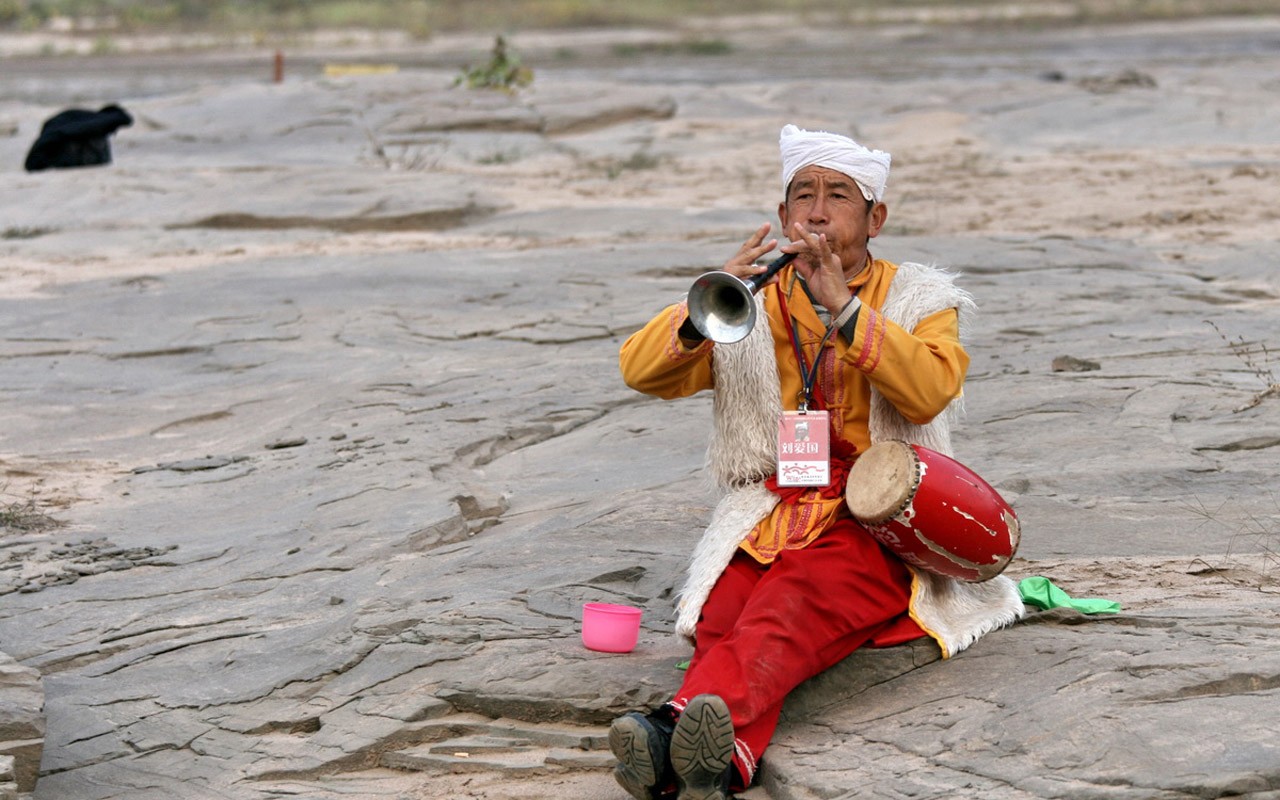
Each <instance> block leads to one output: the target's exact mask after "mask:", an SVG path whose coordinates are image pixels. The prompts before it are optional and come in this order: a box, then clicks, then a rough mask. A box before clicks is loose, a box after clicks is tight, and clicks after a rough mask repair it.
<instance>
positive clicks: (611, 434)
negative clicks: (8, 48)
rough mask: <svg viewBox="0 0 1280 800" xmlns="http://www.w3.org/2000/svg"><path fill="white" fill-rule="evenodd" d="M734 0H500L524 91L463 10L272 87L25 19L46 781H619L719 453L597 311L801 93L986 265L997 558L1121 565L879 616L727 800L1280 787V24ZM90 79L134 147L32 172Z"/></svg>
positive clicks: (7, 315)
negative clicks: (602, 6) (823, 13)
mask: <svg viewBox="0 0 1280 800" xmlns="http://www.w3.org/2000/svg"><path fill="white" fill-rule="evenodd" d="M749 22H750V21H744V22H742V24H735V25H727V26H725V27H723V28H722V29H720V30H719V31H718V32H717V33H715V34H714V35H715V36H717V37H718V38H717V39H716V41H722V42H723V43H725V45H726V46H725V47H723V48H720V49H719V50H717V51H716V52H715V53H711V54H708V53H706V52H705V51H704V50H699V49H697V48H693V47H690V46H689V45H688V43H689V41H690V40H691V38H692V39H693V40H697V38H698V37H703V38H706V37H709V36H711V35H712V34H710V33H708V32H707V31H706V30H705V29H703V28H700V27H698V24H697V22H696V21H690V22H687V23H685V27H684V28H680V27H678V26H677V27H676V28H673V30H671V31H665V32H654V31H650V32H646V33H645V34H644V36H643V37H637V35H636V34H634V33H627V32H619V33H618V34H616V39H613V40H610V39H609V38H608V36H609V35H608V34H606V33H605V32H598V33H597V34H596V35H594V36H593V37H582V36H580V35H579V36H570V35H568V34H566V35H564V37H563V38H561V39H556V38H555V37H553V36H550V35H548V34H543V35H540V36H538V37H534V36H530V37H528V38H525V39H522V37H521V36H519V35H516V36H513V37H511V43H512V45H513V46H514V47H515V48H517V49H518V50H519V49H521V48H522V47H523V48H525V49H524V50H522V52H524V53H525V54H526V55H527V58H526V62H527V63H529V64H530V65H531V66H533V67H534V69H535V80H534V83H533V85H532V86H531V87H530V88H528V89H525V90H522V91H520V92H517V93H514V94H504V93H498V92H475V91H468V90H464V89H458V88H453V86H452V84H453V79H454V77H455V76H456V74H457V72H458V70H459V68H460V67H461V66H463V65H465V64H468V63H474V62H476V61H479V60H482V59H483V57H484V55H485V50H484V48H485V47H487V43H485V42H483V40H479V41H476V40H466V39H462V40H458V41H453V40H449V39H446V38H441V39H439V40H433V41H431V42H428V43H418V44H417V45H415V46H414V47H408V46H406V47H404V48H400V49H397V48H394V47H389V48H387V49H386V50H385V51H384V52H379V53H377V54H376V55H377V56H379V57H381V58H382V59H383V60H385V61H387V62H389V63H392V64H395V65H396V66H397V69H396V70H395V71H380V72H379V71H375V72H374V73H371V74H359V73H358V72H356V73H353V74H350V75H346V76H343V77H325V75H324V72H323V71H322V70H321V69H320V66H321V65H322V64H323V63H325V62H326V61H336V60H339V61H340V60H343V59H344V58H345V59H347V60H359V59H362V58H363V59H368V58H370V57H373V55H374V54H371V53H344V52H340V51H326V52H320V51H315V52H308V53H306V54H305V55H303V56H300V57H299V58H297V59H291V60H290V61H288V64H289V65H290V71H289V72H288V73H287V79H286V80H285V82H284V83H282V84H272V83H269V82H268V80H269V75H270V72H269V54H268V53H247V52H243V51H241V52H238V53H233V54H231V55H230V56H227V57H225V58H224V59H221V60H218V59H213V58H207V59H206V60H205V61H203V62H200V64H201V68H200V69H195V68H183V67H179V66H176V64H177V62H178V61H180V60H181V59H178V60H176V61H175V60H173V59H171V57H168V56H159V55H158V56H146V55H132V56H130V55H119V56H113V57H109V58H102V59H101V60H100V61H99V60H95V61H94V62H76V63H83V67H82V68H81V69H79V70H74V69H69V68H68V61H67V60H65V59H62V60H50V59H41V58H34V57H24V58H18V57H14V58H11V59H7V60H6V63H5V65H4V70H3V74H2V75H0V173H3V175H2V177H3V181H4V185H5V187H6V189H5V191H4V193H3V194H0V512H3V514H4V516H0V521H2V522H3V525H2V526H0V567H2V569H0V597H3V600H2V602H0V650H3V651H4V652H6V653H8V654H9V655H10V656H12V657H13V658H14V659H16V660H17V661H18V662H19V663H20V664H22V665H24V666H26V667H30V668H34V669H36V670H39V672H40V673H41V675H42V680H43V687H44V692H45V711H46V715H47V720H46V722H47V731H46V734H45V736H46V738H45V742H44V753H43V763H42V776H41V777H40V780H39V783H38V785H37V789H36V792H35V797H37V798H49V799H53V798H57V800H106V798H126V797H127V798H131V800H150V799H151V798H172V797H184V798H246V799H250V798H269V797H280V796H305V797H309V798H339V797H343V798H350V797H369V798H383V797H385V798H392V797H394V798H402V797H422V798H434V797H488V798H528V797H556V798H565V797H582V798H586V797H592V798H596V797H601V798H621V797H622V793H621V790H619V789H618V788H617V787H616V786H615V785H614V783H613V781H612V778H611V777H610V775H609V766H608V765H609V758H608V755H607V748H606V747H605V744H604V741H603V733H604V730H605V725H606V724H607V722H608V720H609V719H610V718H611V717H612V716H614V715H616V714H618V713H620V712H621V711H624V710H628V709H631V708H636V707H642V706H646V705H653V704H657V703H660V702H662V701H663V700H664V699H666V697H667V696H668V695H669V694H670V692H671V691H672V690H673V689H674V688H675V687H676V685H677V684H678V682H679V676H680V673H679V671H678V669H677V665H678V664H679V662H681V661H683V660H684V659H685V658H687V657H688V652H689V651H688V648H687V647H686V646H685V645H684V644H683V643H681V642H680V641H678V640H676V639H675V638H674V637H673V635H672V633H671V626H672V599H673V598H672V594H673V592H674V590H675V588H676V587H677V586H678V585H679V583H680V580H681V573H682V570H683V566H684V562H685V559H686V557H687V554H688V552H689V550H690V548H691V547H692V544H693V542H694V541H695V539H696V536H697V534H698V532H699V531H700V529H701V526H702V524H703V523H704V522H705V521H706V518H707V516H708V513H709V511H710V508H711V507H712V505H713V504H714V499H715V498H714V496H713V494H712V492H711V491H710V490H709V489H708V487H707V486H706V484H705V482H704V481H703V480H702V478H701V470H700V467H701V462H702V454H703V450H704V448H705V445H706V441H707V433H708V420H709V414H710V401H709V398H707V397H705V396H702V397H695V398H691V399H688V400H685V401H681V402H679V403H663V402H661V401H658V400H654V399H650V398H645V397H643V396H640V395H637V394H635V393H633V392H631V391H630V390H628V389H627V388H626V387H625V386H623V385H622V384H621V381H620V380H619V378H618V374H617V366H616V363H617V361H616V359H617V349H618V346H619V345H620V344H621V342H622V340H623V339H624V338H625V337H626V336H627V335H628V334H629V333H630V332H631V331H633V330H635V329H636V328H637V327H639V326H640V325H641V324H643V322H644V321H645V320H647V319H648V318H649V317H650V316H651V315H652V314H653V313H654V312H656V311H657V310H658V309H659V308H661V307H662V306H663V305H664V304H666V303H669V302H672V301H674V300H676V299H678V298H679V297H680V296H681V294H682V293H683V292H685V291H686V290H687V289H688V286H689V284H690V282H691V280H692V278H693V277H694V276H695V275H697V274H698V273H700V272H702V271H704V270H706V269H708V268H712V267H715V266H718V265H719V264H721V263H723V261H724V260H725V259H726V258H727V257H728V256H729V255H730V254H731V253H732V252H733V251H734V250H735V249H736V248H737V246H738V244H739V243H740V242H741V241H742V240H743V239H745V238H746V237H747V236H748V235H749V234H750V233H751V231H752V230H753V229H754V228H755V227H756V226H757V225H759V224H760V223H761V222H763V221H769V220H776V211H775V209H776V204H777V198H778V195H779V194H780V191H781V190H780V187H779V186H778V166H777V152H776V141H777V134H778V129H779V128H780V127H781V125H782V124H785V123H787V122H797V123H799V124H802V125H804V126H806V127H811V128H828V129H833V130H840V131H848V132H852V133H853V134H854V135H856V136H858V137H860V138H862V139H864V140H866V141H867V142H868V143H871V144H874V145H875V146H877V147H881V148H883V149H887V150H889V151H891V152H892V153H893V154H894V172H893V176H892V178H891V180H890V184H889V194H888V198H887V199H888V202H889V204H890V210H891V213H890V219H889V224H888V227H887V229H886V230H885V232H884V233H883V234H882V236H881V237H880V238H879V239H877V240H876V241H875V242H874V243H873V245H874V246H873V250H874V252H875V253H876V255H878V256H882V257H886V258H889V259H891V260H899V261H901V260H913V261H928V262H936V263H939V264H943V265H946V266H948V267H951V268H953V269H955V270H958V271H960V272H962V273H964V279H963V280H964V285H965V286H966V287H967V288H968V289H970V290H971V291H972V292H973V294H974V295H975V297H976V298H977V300H978V304H979V306H980V309H981V314H980V316H979V318H978V320H977V324H976V325H975V327H974V329H973V330H971V331H969V341H970V352H971V354H972V356H973V362H972V366H971V370H970V376H969V380H968V383H967V388H966V396H965V407H966V412H967V413H966V416H965V418H964V420H963V422H962V424H961V425H960V427H959V428H958V430H957V432H956V436H955V446H956V447H955V449H956V452H957V455H958V456H959V457H960V459H961V460H962V461H964V462H965V463H966V464H968V465H969V466H971V467H973V468H974V469H975V470H977V471H978V472H979V473H980V474H982V475H983V476H984V477H986V478H987V480H988V481H989V482H991V483H992V484H993V485H995V486H996V487H998V488H999V489H1000V490H1001V492H1002V493H1003V494H1005V496H1006V498H1007V499H1009V500H1010V501H1011V502H1012V503H1013V505H1014V506H1015V508H1016V509H1017V511H1018V513H1019V516H1020V518H1021V520H1022V523H1023V530H1024V538H1023V544H1022V549H1021V552H1020V554H1019V558H1018V559H1017V560H1015V562H1014V563H1013V564H1012V565H1011V567H1010V569H1009V573H1010V575H1012V576H1013V577H1015V578H1021V577H1027V576H1032V575H1045V576H1047V577H1050V578H1051V579H1052V580H1054V581H1055V582H1056V583H1058V584H1059V585H1060V586H1062V587H1063V588H1064V589H1065V590H1067V591H1068V592H1070V593H1071V594H1072V595H1074V596H1077V597H1090V596H1096V597H1106V598H1108V599H1113V600H1117V601H1119V602H1121V603H1122V604H1123V606H1124V610H1123V611H1122V613H1120V614H1118V615H1115V616H1109V617H1097V618H1095V617H1085V616H1083V615H1080V614H1078V613H1075V612H1071V611H1066V610H1056V611H1049V612H1037V613H1033V614H1032V615H1031V616H1030V617H1029V618H1028V620H1027V622H1025V623H1023V624H1020V625H1018V626H1015V627H1013V628H1011V629H1008V630H1005V631H1000V632H997V633H995V634H992V635H990V636H988V637H987V638H985V639H983V640H982V641H981V642H979V643H978V645H976V646H975V647H973V648H972V649H971V650H969V651H966V652H965V653H963V654H961V655H960V656H958V657H957V658H955V659H952V660H950V661H948V662H942V661H940V660H939V658H938V653H937V650H936V648H934V647H933V646H932V645H929V644H927V643H917V644H915V645H912V646H907V647H899V648H893V649H889V650H883V651H871V652H862V653H858V654H855V655H854V656H853V657H851V658H850V659H849V660H848V661H846V662H845V663H843V664H841V665H839V666H837V667H836V668H835V669H833V670H832V671H830V672H829V673H827V674H824V675H822V676H819V677H818V678H815V679H814V680H813V681H811V682H810V683H808V684H806V685H805V686H803V687H801V688H800V689H799V690H798V691H797V692H796V693H795V694H794V695H793V697H792V699H791V701H790V702H789V704H788V707H787V711H786V714H785V719H784V722H783V724H782V726H781V727H780V728H779V731H778V734H777V737H776V739H775V744H774V746H773V747H772V748H771V750H770V751H769V753H768V754H767V756H766V766H765V769H764V770H763V772H762V785H761V786H759V787H757V788H754V789H752V790H751V791H750V792H748V793H747V796H748V797H752V798H762V797H772V798H788V799H792V798H794V799H795V800H809V799H810V798H835V797H855V796H858V797H886V798H897V797H904V798H905V797H913V798H923V797H948V798H954V797H974V798H1042V797H1043V798H1192V797H1195V798H1207V797H1222V796H1239V795H1242V794H1246V795H1250V796H1255V797H1272V796H1280V766H1277V765H1280V753H1278V752H1277V750H1278V749H1280V746H1278V745H1277V744H1276V742H1277V741H1280V739H1277V732H1278V730H1277V729H1278V728H1280V723H1277V722H1276V720H1275V718H1276V715H1275V714H1274V713H1272V712H1273V711H1274V709H1275V708H1276V703H1277V699H1278V698H1277V693H1278V692H1280V657H1277V656H1276V655H1275V652H1274V650H1275V648H1274V646H1273V640H1274V635H1275V633H1276V632H1277V626H1278V625H1280V613H1278V612H1280V601H1277V597H1276V592H1277V581H1276V570H1277V563H1276V559H1275V556H1274V552H1275V550H1276V537H1277V531H1278V529H1280V500H1278V499H1277V496H1276V494H1275V490H1274V485H1275V475H1276V472H1277V467H1280V456H1278V454H1280V389H1277V388H1276V387H1277V382H1278V381H1280V362H1278V361H1277V359H1276V356H1275V349H1274V348H1275V347H1276V340H1275V336H1276V332H1277V330H1280V278H1278V277H1277V276H1278V275H1280V270H1277V266H1278V264H1277V256H1276V255H1275V248H1274V242H1275V241H1276V239H1277V238H1278V237H1280V218H1278V217H1277V214H1276V211H1275V206H1274V197H1275V190H1274V186H1275V181H1276V177H1277V175H1280V143H1277V141H1276V139H1275V135H1274V131H1275V130H1276V129H1277V126H1278V125H1280V104H1277V103H1276V102H1275V99H1276V92H1277V90H1280V83H1277V79H1276V78H1275V75H1277V74H1280V50H1277V49H1276V47H1275V42H1276V41H1277V40H1280V19H1275V18H1246V19H1234V20H1197V21H1171V22H1166V23H1161V24H1159V25H1153V24H1145V25H1131V26H1114V27H1105V28H1079V27H1070V26H1067V27H1062V26H1058V27H1055V29H1054V31H1053V32H1050V31H1049V30H1048V29H1039V28H1032V29H1020V28H1003V27H994V28H993V27H992V26H989V25H977V26H972V27H968V26H945V27H929V26H927V25H926V26H919V25H908V24H904V25H888V26H882V27H872V28H860V27H856V26H839V25H828V26H809V27H791V26H789V25H779V24H777V21H776V20H775V21H769V22H768V24H764V25H761V24H758V23H757V24H748V23H749ZM610 41H613V43H614V46H613V47H609V46H608V43H609V42H610ZM459 42H461V44H460V43H459ZM623 45H625V46H623ZM468 48H471V49H468ZM573 48H580V49H581V52H582V56H581V58H572V57H569V56H570V55H571V53H572V51H573ZM766 49H767V50H768V52H769V53H770V54H771V57H770V58H763V57H762V56H761V53H762V52H765V51H766ZM55 62H56V63H55ZM107 102H119V103H120V104H121V105H123V106H124V107H125V108H126V109H127V110H128V111H129V112H130V113H132V114H133V115H134V117H135V123H134V125H133V126H132V127H129V128H125V129H122V130H121V131H119V132H118V133H117V134H116V136H115V137H114V139H113V151H114V155H115V163H114V164H112V165H111V166H109V167H103V168H91V169H81V170H64V171H59V172H48V173H36V174H27V173H24V172H22V171H21V168H20V165H21V163H22V159H23V157H24V155H25V152H26V149H27V148H28V147H29V146H30V143H31V142H32V141H34V138H35V136H36V134H37V132H38V130H39V126H40V124H41V122H42V121H43V120H44V119H46V118H48V117H49V116H51V115H52V114H53V113H56V112H57V111H58V110H61V109H62V108H64V107H68V106H71V105H82V106H88V107H96V106H99V105H103V104H105V103H107ZM586 601H606V602H620V603H627V604H632V605H637V606H641V607H643V608H644V609H645V612H646V613H645V617H644V623H643V628H642V631H641V638H640V644H639V646H638V648H637V649H636V650H635V652H633V653H631V654H628V655H610V654H603V653H596V652H592V651H588V650H586V649H584V648H583V647H582V645H581V642H580V639H579V630H578V628H579V619H580V614H581V606H582V603H583V602H586Z"/></svg>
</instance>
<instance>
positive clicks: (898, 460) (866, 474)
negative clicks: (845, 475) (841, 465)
mask: <svg viewBox="0 0 1280 800" xmlns="http://www.w3.org/2000/svg"><path fill="white" fill-rule="evenodd" d="M919 486H920V457H919V456H918V455H916V451H915V450H914V449H913V448H912V447H911V445H909V444H907V443H906V442H899V441H889V442H877V443H876V444H873V445H871V448H870V449H869V450H867V452H865V453H863V454H862V455H861V456H859V457H858V460H857V461H855V462H853V466H852V467H851V468H850V469H849V483H848V485H847V486H846V487H845V493H844V499H845V502H846V503H847V504H848V505H849V511H850V512H852V513H853V518H854V519H856V520H857V521H858V522H861V523H862V524H863V525H877V524H879V523H881V522H884V521H885V520H888V519H890V518H892V517H894V516H896V515H897V514H898V512H899V511H901V510H902V509H903V508H904V507H905V506H906V505H907V503H908V502H910V501H911V498H912V497H913V496H914V495H915V493H916V489H917V488H919Z"/></svg>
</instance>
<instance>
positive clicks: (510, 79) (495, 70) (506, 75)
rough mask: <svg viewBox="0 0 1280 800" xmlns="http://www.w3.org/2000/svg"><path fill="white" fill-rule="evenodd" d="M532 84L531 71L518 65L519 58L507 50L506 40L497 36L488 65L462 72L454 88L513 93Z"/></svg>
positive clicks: (454, 83) (469, 68)
mask: <svg viewBox="0 0 1280 800" xmlns="http://www.w3.org/2000/svg"><path fill="white" fill-rule="evenodd" d="M531 83H533V70H531V69H529V68H528V67H526V66H524V65H523V64H521V63H520V56H519V55H517V54H516V53H514V52H512V51H510V50H508V48H507V40H506V39H504V38H503V37H502V36H498V37H497V38H495V39H494V40H493V54H492V55H491V56H490V57H489V63H487V64H484V65H482V66H478V67H468V68H467V69H465V70H463V71H462V74H461V75H459V76H458V78H457V80H455V81H454V82H453V85H454V86H466V87H467V88H468V89H499V90H501V91H504V92H514V91H516V90H517V89H519V88H521V87H524V86H528V85H529V84H531Z"/></svg>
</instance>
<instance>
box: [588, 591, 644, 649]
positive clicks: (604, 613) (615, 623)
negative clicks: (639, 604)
mask: <svg viewBox="0 0 1280 800" xmlns="http://www.w3.org/2000/svg"><path fill="white" fill-rule="evenodd" d="M642 613H643V612H642V611H641V610H640V609H638V608H634V607H633V606H615V605H613V604H612V603H587V604H585V605H583V606H582V644H583V645H585V646H586V648H587V649H588V650H599V651H600V652H602V653H630V652H631V651H632V650H634V649H635V647H636V641H637V640H638V639H639V638H640V615H641V614H642Z"/></svg>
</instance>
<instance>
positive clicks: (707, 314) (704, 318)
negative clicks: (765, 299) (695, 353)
mask: <svg viewBox="0 0 1280 800" xmlns="http://www.w3.org/2000/svg"><path fill="white" fill-rule="evenodd" d="M795 257H796V254H795V253H783V254H782V255H781V256H780V257H779V258H777V259H775V260H774V261H773V262H772V263H770V264H769V265H768V267H767V268H766V269H765V271H764V272H762V273H760V274H759V275H752V276H751V277H750V278H746V279H743V278H739V277H737V276H735V275H730V274H729V273H727V272H725V271H724V270H720V269H717V270H712V271H711V272H704V273H702V274H701V275H699V276H698V277H697V279H696V280H694V282H693V286H692V287H691V288H690V289H689V297H688V301H687V302H688V304H689V321H690V322H692V323H693V327H695V328H697V329H698V332H699V333H701V334H702V335H703V336H705V337H707V338H708V339H710V340H711V341H713V342H716V343H717V344H733V343H734V342H737V341H741V340H742V339H745V338H746V337H747V334H748V333H751V329H752V328H754V327H755V326H756V303H755V295H756V294H757V293H758V292H759V291H760V287H761V286H764V285H765V283H767V282H768V281H769V279H770V278H772V277H773V276H774V275H776V274H777V273H778V270H780V269H782V268H783V267H785V266H786V265H787V264H790V263H791V262H792V261H794V260H795Z"/></svg>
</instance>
